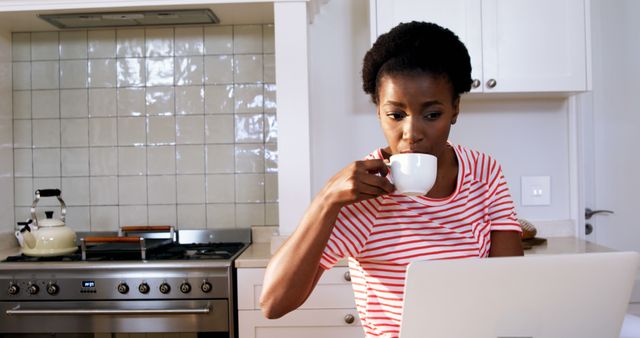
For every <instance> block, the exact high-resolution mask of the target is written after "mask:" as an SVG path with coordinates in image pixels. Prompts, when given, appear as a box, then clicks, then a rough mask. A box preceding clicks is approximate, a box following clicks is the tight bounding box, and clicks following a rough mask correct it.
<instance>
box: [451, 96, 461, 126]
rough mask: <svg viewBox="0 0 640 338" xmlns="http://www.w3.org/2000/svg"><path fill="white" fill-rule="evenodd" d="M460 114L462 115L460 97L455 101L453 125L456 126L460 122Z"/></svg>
mask: <svg viewBox="0 0 640 338" xmlns="http://www.w3.org/2000/svg"><path fill="white" fill-rule="evenodd" d="M458 114H460V96H458V97H457V98H456V99H455V100H453V116H452V117H451V125H454V124H456V121H458Z"/></svg>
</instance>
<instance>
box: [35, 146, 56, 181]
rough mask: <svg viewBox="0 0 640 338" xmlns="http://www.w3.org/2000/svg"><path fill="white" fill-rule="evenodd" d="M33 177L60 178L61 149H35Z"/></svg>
mask: <svg viewBox="0 0 640 338" xmlns="http://www.w3.org/2000/svg"><path fill="white" fill-rule="evenodd" d="M33 176H34V177H56V176H57V177H60V148H53V149H33Z"/></svg>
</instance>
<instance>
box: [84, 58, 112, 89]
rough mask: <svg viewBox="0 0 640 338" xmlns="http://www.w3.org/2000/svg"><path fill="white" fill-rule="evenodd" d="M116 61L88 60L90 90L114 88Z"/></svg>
mask: <svg viewBox="0 0 640 338" xmlns="http://www.w3.org/2000/svg"><path fill="white" fill-rule="evenodd" d="M116 69H117V67H116V60H115V59H96V60H89V67H88V74H89V80H88V83H89V87H91V88H113V87H115V86H116V78H117V72H116Z"/></svg>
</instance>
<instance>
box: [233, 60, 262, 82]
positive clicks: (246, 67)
mask: <svg viewBox="0 0 640 338" xmlns="http://www.w3.org/2000/svg"><path fill="white" fill-rule="evenodd" d="M233 63H234V64H233V71H234V80H235V82H236V83H258V82H262V81H263V73H264V67H263V61H262V55H236V57H235V58H234V62H233Z"/></svg>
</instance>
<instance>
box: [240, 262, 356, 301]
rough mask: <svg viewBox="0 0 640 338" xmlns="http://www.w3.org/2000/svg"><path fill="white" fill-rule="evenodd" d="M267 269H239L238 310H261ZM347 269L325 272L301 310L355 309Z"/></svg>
mask: <svg viewBox="0 0 640 338" xmlns="http://www.w3.org/2000/svg"><path fill="white" fill-rule="evenodd" d="M264 271H265V269H245V268H243V269H238V309H240V310H258V309H260V293H261V292H262V282H263V279H264ZM348 271H349V269H348V268H347V267H336V268H333V269H331V270H329V271H325V272H324V273H323V274H322V277H321V278H320V280H319V281H318V285H316V288H315V289H314V290H313V292H312V293H311V295H309V298H308V299H307V301H306V302H305V303H304V304H302V306H301V307H300V309H343V308H347V309H349V308H355V300H354V296H353V289H352V288H351V282H350V281H348V280H347V279H348V276H346V275H345V274H346V273H347V272H348Z"/></svg>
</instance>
